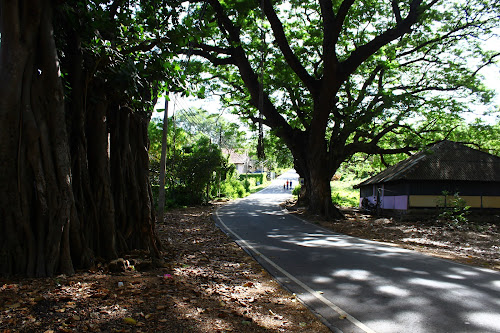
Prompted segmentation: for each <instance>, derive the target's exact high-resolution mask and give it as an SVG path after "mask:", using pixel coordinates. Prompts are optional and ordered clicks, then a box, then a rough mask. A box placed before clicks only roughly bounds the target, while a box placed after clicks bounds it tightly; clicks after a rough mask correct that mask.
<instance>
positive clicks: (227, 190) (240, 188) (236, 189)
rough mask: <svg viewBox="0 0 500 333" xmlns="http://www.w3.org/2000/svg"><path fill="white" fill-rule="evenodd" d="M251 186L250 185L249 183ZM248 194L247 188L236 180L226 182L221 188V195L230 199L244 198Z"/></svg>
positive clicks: (231, 179) (230, 179)
mask: <svg viewBox="0 0 500 333" xmlns="http://www.w3.org/2000/svg"><path fill="white" fill-rule="evenodd" d="M248 186H250V183H248ZM246 193H247V191H246V189H245V186H244V185H243V184H242V182H240V181H239V180H237V179H235V178H229V179H226V180H224V181H223V182H222V183H221V186H220V194H221V196H223V197H228V198H243V197H244V196H245V194H246Z"/></svg>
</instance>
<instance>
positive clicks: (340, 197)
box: [330, 179, 359, 207]
mask: <svg viewBox="0 0 500 333" xmlns="http://www.w3.org/2000/svg"><path fill="white" fill-rule="evenodd" d="M357 183H359V179H344V180H336V181H333V182H331V183H330V187H331V189H332V201H333V203H334V204H335V205H337V206H341V207H358V206H359V190H357V189H354V188H353V186H354V185H356V184H357Z"/></svg>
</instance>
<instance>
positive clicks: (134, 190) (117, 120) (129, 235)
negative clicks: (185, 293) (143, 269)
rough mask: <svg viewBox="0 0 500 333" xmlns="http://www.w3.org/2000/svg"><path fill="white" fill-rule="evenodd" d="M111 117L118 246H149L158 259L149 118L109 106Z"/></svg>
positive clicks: (144, 247) (136, 247)
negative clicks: (151, 179) (150, 174)
mask: <svg viewBox="0 0 500 333" xmlns="http://www.w3.org/2000/svg"><path fill="white" fill-rule="evenodd" d="M108 118H109V119H110V135H111V138H110V142H111V147H110V150H111V156H110V157H111V170H112V171H111V180H112V190H113V198H114V205H115V221H116V227H117V242H118V243H117V249H118V251H119V252H126V251H129V250H130V249H146V250H149V251H150V252H151V254H152V257H153V258H159V256H160V242H159V240H158V238H157V236H156V232H155V215H154V209H153V207H154V201H153V195H152V191H151V184H150V183H149V155H148V148H149V139H148V136H147V127H148V122H149V118H148V117H146V116H145V115H141V114H139V113H134V112H132V110H130V109H129V108H126V107H122V108H119V109H110V110H109V113H108ZM132 139H133V140H132Z"/></svg>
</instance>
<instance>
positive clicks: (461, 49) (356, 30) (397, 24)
mask: <svg viewBox="0 0 500 333" xmlns="http://www.w3.org/2000/svg"><path fill="white" fill-rule="evenodd" d="M204 3H208V4H209V5H210V6H209V7H208V8H207V10H206V13H205V15H204V21H203V29H201V32H200V33H199V34H198V36H197V38H196V41H195V42H194V43H193V45H194V49H193V51H192V53H193V54H196V55H198V56H201V57H202V58H204V59H206V60H207V61H208V62H209V63H210V64H211V66H209V67H208V68H207V69H206V71H207V72H208V73H210V75H211V77H210V85H211V86H212V88H215V87H214V84H215V83H218V84H220V86H219V87H222V91H223V92H224V93H225V99H224V100H225V101H226V102H227V103H228V104H232V105H234V106H235V110H236V111H237V112H238V113H239V114H240V115H242V116H244V117H246V118H248V119H251V120H253V121H254V122H262V123H264V124H266V125H267V126H269V127H270V128H271V129H272V131H273V132H274V133H275V134H276V135H278V136H279V137H280V138H282V139H283V140H284V142H285V143H286V145H287V146H288V148H289V149H290V150H291V152H292V154H293V156H294V164H295V168H296V169H297V171H298V172H299V174H300V175H301V177H303V178H304V179H305V185H306V186H305V187H304V190H305V192H303V193H302V198H304V199H308V201H307V200H306V202H307V204H308V205H309V208H310V209H312V210H313V211H316V212H318V213H322V214H327V213H330V214H331V212H334V211H335V210H334V209H333V207H332V206H331V203H329V202H327V200H326V199H325V198H329V193H330V188H329V180H330V178H331V177H332V175H333V174H334V173H335V170H337V168H338V167H339V166H340V164H341V163H342V162H344V161H346V160H348V159H349V158H350V157H351V156H353V155H354V154H356V153H368V154H382V155H383V154H391V153H401V152H410V151H412V150H415V149H418V148H419V147H420V146H421V145H422V144H426V143H428V142H429V141H430V140H432V138H433V137H435V135H434V134H435V133H438V132H443V131H446V130H447V129H448V128H447V126H446V124H447V123H448V122H449V121H453V120H454V119H460V117H462V115H463V113H466V112H468V111H469V110H470V109H471V107H473V106H474V105H477V104H483V103H488V102H489V101H490V100H491V97H492V94H493V93H492V91H490V90H488V89H487V88H486V87H485V86H484V84H483V83H482V81H481V79H482V78H481V70H482V69H483V68H484V67H485V66H487V65H489V64H492V63H494V62H495V61H496V59H497V58H498V56H499V53H500V52H498V51H497V52H495V51H487V50H484V49H483V47H482V42H483V40H484V39H486V38H488V37H489V36H492V35H493V32H494V31H493V29H494V28H495V27H496V26H497V25H498V22H499V13H500V9H499V7H500V5H499V4H498V3H491V2H490V1H484V0H467V1H438V0H428V1H425V0H411V1H397V0H394V1H390V2H389V1H387V2H381V1H369V0H367V1H354V0H344V1H331V0H318V1H313V2H307V3H304V2H300V1H270V0H263V1H260V2H239V1H224V2H222V1H217V0H207V1H205V2H204ZM219 87H217V88H219ZM259 114H260V115H261V116H259Z"/></svg>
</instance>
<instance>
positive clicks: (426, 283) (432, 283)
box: [408, 278, 463, 289]
mask: <svg viewBox="0 0 500 333" xmlns="http://www.w3.org/2000/svg"><path fill="white" fill-rule="evenodd" d="M408 283H410V284H416V285H420V286H422V287H429V288H435V289H451V288H454V289H457V288H463V287H462V286H461V285H459V284H456V283H451V282H444V281H436V280H430V279H422V278H413V279H409V280H408Z"/></svg>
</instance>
